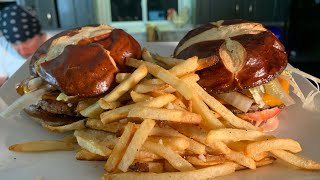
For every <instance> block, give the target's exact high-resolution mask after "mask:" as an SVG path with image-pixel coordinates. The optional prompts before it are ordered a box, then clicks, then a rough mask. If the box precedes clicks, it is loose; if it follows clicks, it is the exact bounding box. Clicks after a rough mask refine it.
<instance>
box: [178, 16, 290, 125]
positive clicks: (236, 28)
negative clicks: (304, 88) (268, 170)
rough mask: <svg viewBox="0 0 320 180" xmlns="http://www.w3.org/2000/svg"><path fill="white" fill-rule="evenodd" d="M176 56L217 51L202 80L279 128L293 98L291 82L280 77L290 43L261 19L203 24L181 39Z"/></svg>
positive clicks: (230, 104)
mask: <svg viewBox="0 0 320 180" xmlns="http://www.w3.org/2000/svg"><path fill="white" fill-rule="evenodd" d="M174 56H175V57H176V58H180V59H187V58H190V57H192V56H198V57H199V59H200V58H208V57H211V56H217V58H211V59H212V60H215V62H214V65H213V66H211V67H208V68H206V69H203V70H200V71H197V74H198V75H199V76H200V80H199V81H198V83H199V85H200V86H202V87H203V88H204V89H205V90H206V91H207V92H208V93H209V94H211V95H213V96H214V97H216V98H217V99H219V100H220V101H221V102H222V103H223V104H224V105H225V106H226V107H227V108H228V109H230V110H231V111H232V112H233V113H234V114H236V115H237V116H239V117H241V118H242V119H245V120H248V121H250V122H252V123H253V124H255V125H256V126H261V127H264V130H265V131H268V130H273V129H275V128H276V127H277V124H278V121H277V119H276V115H277V114H279V113H280V112H281V110H282V109H283V108H284V107H285V106H286V105H291V104H292V103H294V101H293V100H292V98H291V97H290V96H289V95H288V89H289V83H288V82H287V81H286V80H284V79H282V78H281V76H280V75H281V73H282V72H283V70H284V69H285V68H286V66H287V63H288V61H287V55H286V52H285V48H284V46H283V45H282V44H281V42H280V41H279V40H278V39H277V37H276V36H275V35H274V34H273V33H272V32H271V31H269V30H267V29H266V28H265V27H264V26H263V25H262V24H259V23H254V22H248V21H243V20H230V21H218V22H214V23H209V24H205V25H202V26H200V27H198V28H196V29H193V30H191V31H190V32H189V33H187V35H186V36H185V37H183V38H182V40H181V41H180V42H179V44H178V45H177V47H176V48H175V51H174Z"/></svg>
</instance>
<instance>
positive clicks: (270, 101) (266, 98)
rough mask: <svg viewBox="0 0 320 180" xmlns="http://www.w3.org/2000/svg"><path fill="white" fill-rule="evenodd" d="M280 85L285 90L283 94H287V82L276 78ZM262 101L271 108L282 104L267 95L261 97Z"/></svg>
mask: <svg viewBox="0 0 320 180" xmlns="http://www.w3.org/2000/svg"><path fill="white" fill-rule="evenodd" d="M278 80H279V82H280V84H281V87H282V88H283V89H284V90H285V92H286V93H287V94H288V93H289V82H288V81H286V80H284V79H281V78H278ZM263 101H264V102H265V103H266V104H267V105H269V106H271V107H273V106H279V105H281V104H283V103H282V102H281V101H280V100H279V99H277V98H275V97H273V96H270V95H269V94H264V95H263Z"/></svg>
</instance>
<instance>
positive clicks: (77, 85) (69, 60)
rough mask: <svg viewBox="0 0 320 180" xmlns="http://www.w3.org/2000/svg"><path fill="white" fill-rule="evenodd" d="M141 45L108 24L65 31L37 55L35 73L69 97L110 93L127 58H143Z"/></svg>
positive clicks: (32, 68)
mask: <svg viewBox="0 0 320 180" xmlns="http://www.w3.org/2000/svg"><path fill="white" fill-rule="evenodd" d="M140 56H141V47H140V45H139V43H138V42H137V41H136V40H135V39H134V38H133V37H131V36H130V35H129V34H128V33H126V32H125V31H123V30H121V29H113V28H112V27H110V26H107V25H96V26H85V27H81V28H77V29H71V30H67V31H64V32H61V33H59V34H57V35H55V36H54V37H52V38H50V39H49V40H48V41H47V42H45V43H44V44H43V45H42V46H41V47H40V48H39V49H38V50H37V52H36V53H35V54H34V55H33V57H32V58H31V63H30V71H31V74H32V75H35V76H37V75H39V76H40V77H41V78H43V79H44V80H45V81H47V82H48V83H49V84H51V85H53V86H54V87H56V88H57V89H59V90H60V91H61V92H64V93H65V94H66V95H68V96H79V97H93V96H97V95H100V94H103V93H105V92H107V91H108V90H109V89H110V87H111V86H112V84H113V82H114V75H115V74H116V73H117V72H118V71H119V68H118V66H121V65H123V64H124V59H125V58H126V57H133V58H140Z"/></svg>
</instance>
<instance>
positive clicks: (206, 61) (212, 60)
mask: <svg viewBox="0 0 320 180" xmlns="http://www.w3.org/2000/svg"><path fill="white" fill-rule="evenodd" d="M218 60H219V59H218V57H217V56H210V57H207V58H203V59H199V60H198V67H197V69H196V71H199V70H202V69H205V68H208V67H210V66H213V65H215V64H216V63H217V62H218Z"/></svg>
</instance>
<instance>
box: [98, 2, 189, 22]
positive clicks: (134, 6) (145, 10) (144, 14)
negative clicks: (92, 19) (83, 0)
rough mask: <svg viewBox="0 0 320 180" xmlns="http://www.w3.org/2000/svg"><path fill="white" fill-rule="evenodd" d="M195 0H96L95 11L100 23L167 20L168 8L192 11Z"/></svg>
mask: <svg viewBox="0 0 320 180" xmlns="http://www.w3.org/2000/svg"><path fill="white" fill-rule="evenodd" d="M194 1H195V0H96V1H94V4H95V5H94V6H95V10H96V11H95V12H96V15H97V19H98V22H99V23H108V24H113V23H116V24H117V25H118V24H119V23H120V24H130V22H135V23H137V21H140V22H141V23H146V22H148V21H153V22H156V21H157V22H166V20H167V11H168V9H171V8H172V9H175V10H176V11H177V12H179V10H180V9H181V8H183V7H188V8H189V10H190V13H192V12H191V11H192V5H193V4H194Z"/></svg>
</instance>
